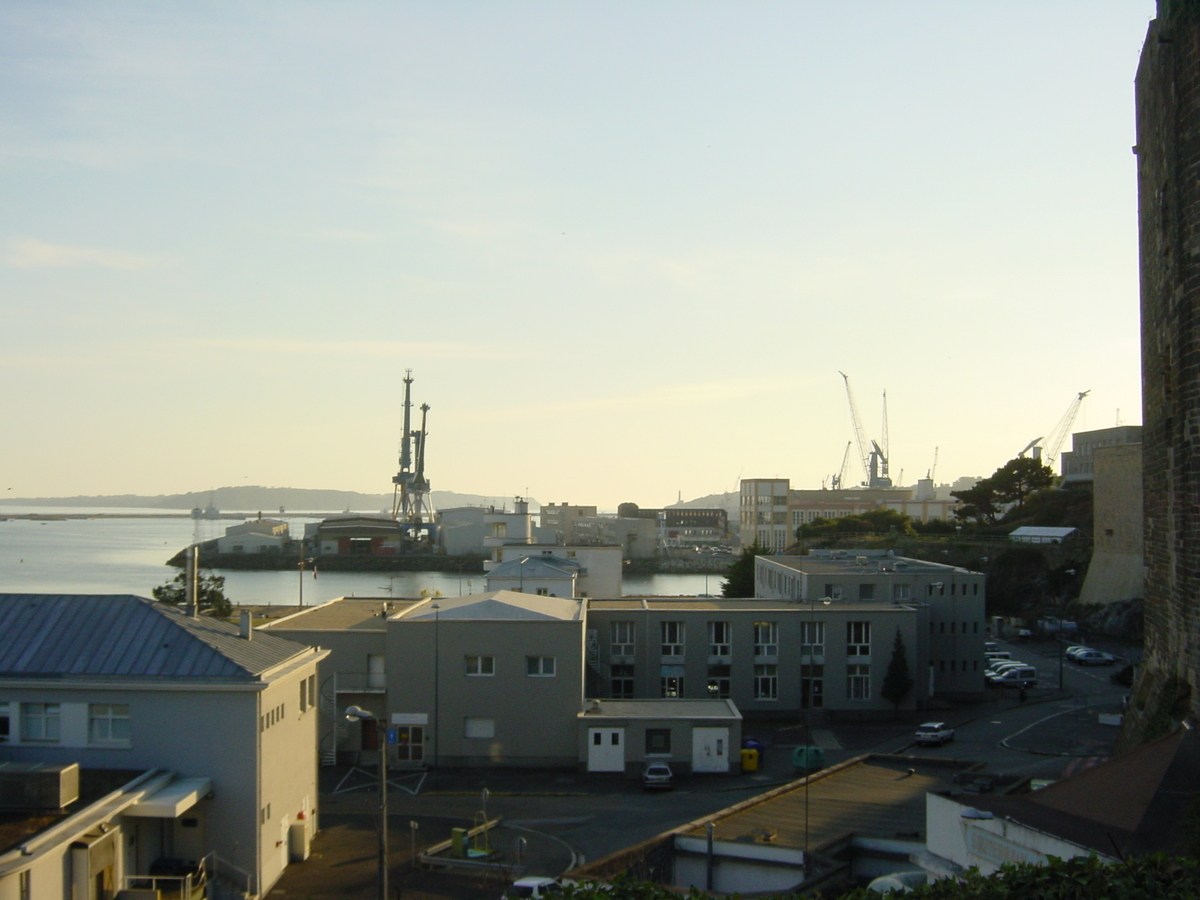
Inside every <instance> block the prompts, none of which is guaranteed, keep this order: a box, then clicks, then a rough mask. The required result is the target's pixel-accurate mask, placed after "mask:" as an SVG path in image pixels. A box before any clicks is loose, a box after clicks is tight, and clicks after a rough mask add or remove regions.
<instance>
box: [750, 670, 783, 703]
mask: <svg viewBox="0 0 1200 900" xmlns="http://www.w3.org/2000/svg"><path fill="white" fill-rule="evenodd" d="M776 669H777V667H776V666H755V667H754V699H755V700H777V699H779V676H778V675H777V674H776Z"/></svg>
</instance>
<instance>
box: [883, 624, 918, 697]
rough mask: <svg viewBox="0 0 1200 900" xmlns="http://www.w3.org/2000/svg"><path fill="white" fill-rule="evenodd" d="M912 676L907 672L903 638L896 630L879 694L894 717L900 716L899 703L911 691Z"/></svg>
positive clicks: (906, 656) (906, 653)
mask: <svg viewBox="0 0 1200 900" xmlns="http://www.w3.org/2000/svg"><path fill="white" fill-rule="evenodd" d="M914 684H916V682H915V681H913V679H912V676H911V675H910V674H909V672H908V652H907V651H906V650H905V649H904V636H903V635H902V634H900V629H899V628H897V629H896V640H895V641H894V642H893V643H892V658H891V661H890V662H888V667H887V674H885V675H884V676H883V687H881V688H880V689H879V693H880V694H881V695H882V696H883V698H884V699H885V700H887V701H888V702H889V703H890V704H892V706H893V707H895V715H896V716H897V717H898V716H899V715H900V703H901V701H903V700H904V698H905V697H907V696H908V692H909V691H911V690H912V689H913V685H914Z"/></svg>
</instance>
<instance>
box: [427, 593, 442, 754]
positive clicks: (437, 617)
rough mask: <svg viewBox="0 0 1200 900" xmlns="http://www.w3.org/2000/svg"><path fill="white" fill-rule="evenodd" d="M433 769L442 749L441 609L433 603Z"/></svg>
mask: <svg viewBox="0 0 1200 900" xmlns="http://www.w3.org/2000/svg"><path fill="white" fill-rule="evenodd" d="M430 608H431V609H432V610H433V767H434V769H437V767H438V753H439V752H440V751H441V749H442V742H441V740H440V738H441V735H439V734H438V700H439V699H440V698H439V696H438V695H439V689H440V687H441V684H440V681H441V680H440V679H439V678H438V675H439V672H440V667H439V663H440V662H441V658H440V657H441V647H440V646H439V638H440V632H441V629H440V628H439V623H440V621H441V609H442V607H441V606H440V605H439V604H438V603H437V602H436V601H435V602H434V604H433V606H432V607H430Z"/></svg>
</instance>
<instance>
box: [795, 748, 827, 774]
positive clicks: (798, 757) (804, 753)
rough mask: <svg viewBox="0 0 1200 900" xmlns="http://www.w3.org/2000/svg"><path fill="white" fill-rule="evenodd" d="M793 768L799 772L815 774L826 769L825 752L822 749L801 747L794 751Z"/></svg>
mask: <svg viewBox="0 0 1200 900" xmlns="http://www.w3.org/2000/svg"><path fill="white" fill-rule="evenodd" d="M792 766H793V767H794V768H795V770H796V771H797V772H815V771H817V770H818V769H823V768H825V751H824V750H822V749H821V748H820V747H806V746H803V745H801V746H799V747H797V748H796V749H795V750H793V751H792Z"/></svg>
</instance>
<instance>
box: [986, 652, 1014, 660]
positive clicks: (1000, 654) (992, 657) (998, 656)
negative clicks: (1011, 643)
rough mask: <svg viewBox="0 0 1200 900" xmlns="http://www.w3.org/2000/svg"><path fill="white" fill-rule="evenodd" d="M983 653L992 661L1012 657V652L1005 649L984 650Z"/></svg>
mask: <svg viewBox="0 0 1200 900" xmlns="http://www.w3.org/2000/svg"><path fill="white" fill-rule="evenodd" d="M983 655H984V656H985V657H986V658H987V659H989V660H991V661H992V662H995V661H996V660H998V659H1012V654H1011V653H1009V652H1008V651H1007V650H985V651H983Z"/></svg>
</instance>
